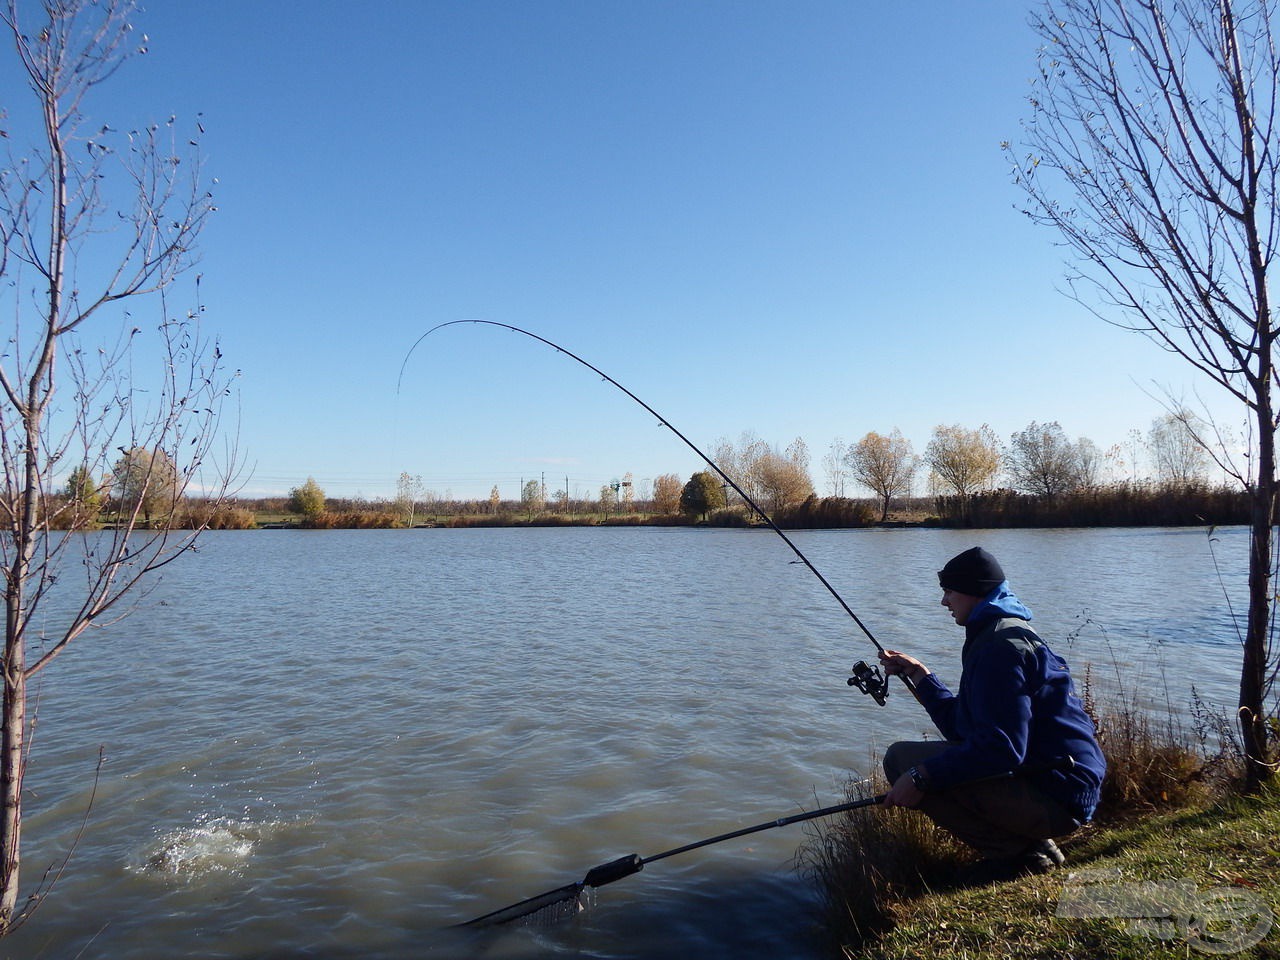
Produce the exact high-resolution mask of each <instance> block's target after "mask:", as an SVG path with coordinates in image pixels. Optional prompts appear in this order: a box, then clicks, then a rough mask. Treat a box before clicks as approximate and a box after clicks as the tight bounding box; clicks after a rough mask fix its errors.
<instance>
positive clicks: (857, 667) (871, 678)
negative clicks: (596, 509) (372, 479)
mask: <svg viewBox="0 0 1280 960" xmlns="http://www.w3.org/2000/svg"><path fill="white" fill-rule="evenodd" d="M464 323H466V324H480V325H482V326H488V327H499V328H501V329H503V330H510V331H511V332H512V333H518V334H521V335H522V336H526V337H529V338H530V339H531V340H537V341H538V342H539V343H543V344H546V345H547V346H548V347H550V348H551V349H553V350H555V351H556V352H557V353H562V354H564V355H565V356H566V357H568V358H569V359H571V360H575V361H577V362H578V363H580V364H582V365H583V366H584V367H586V368H587V369H588V370H590V371H592V372H593V373H595V374H597V375H598V376H599V377H601V378H602V379H603V380H604V381H605V382H606V383H610V384H612V385H613V386H615V387H617V388H618V389H619V390H621V391H622V392H623V393H625V394H626V395H627V396H628V397H630V398H631V399H632V400H634V401H635V402H636V403H638V404H640V406H641V407H643V408H644V409H645V410H646V411H647V412H648V413H649V414H650V415H651V416H653V417H654V418H655V419H656V420H657V421H658V423H659V424H660V425H661V426H664V427H666V428H667V429H668V430H670V431H671V432H672V433H674V434H675V435H676V436H677V437H679V438H680V439H681V440H682V441H683V442H684V445H685V446H687V447H688V448H689V449H690V450H692V451H693V452H694V453H696V454H697V455H698V456H699V457H700V458H701V459H702V460H703V461H704V462H705V463H706V464H707V466H709V467H710V468H711V469H712V470H714V471H715V472H716V474H717V475H718V476H719V477H720V479H721V480H723V481H724V482H725V483H726V484H728V485H729V486H730V487H732V488H733V492H734V493H736V494H737V495H738V496H739V497H741V498H742V502H743V503H745V504H746V505H747V506H748V507H750V508H751V510H752V511H753V512H754V513H755V515H756V516H757V517H759V518H760V519H761V520H763V521H764V522H765V524H766V525H768V527H769V529H770V530H772V531H773V532H774V533H776V534H777V535H778V536H779V537H781V538H782V542H783V543H785V544H786V545H787V546H788V547H790V548H791V552H792V553H794V554H795V555H796V557H797V558H798V559H799V560H800V562H801V563H803V564H804V565H805V566H806V567H808V568H809V572H810V573H812V574H813V575H814V576H815V577H817V578H818V582H819V583H821V584H822V585H823V586H824V587H826V589H827V592H828V593H829V594H831V596H833V597H834V598H835V599H836V602H837V603H839V604H840V606H841V607H842V608H843V609H844V612H845V613H847V614H848V615H849V617H850V618H851V619H852V620H853V622H854V623H856V624H857V625H858V628H859V629H860V630H861V631H862V632H863V633H864V634H866V637H867V639H868V640H870V641H871V642H872V643H873V644H874V645H875V648H876V650H877V651H878V652H880V653H884V652H885V648H884V646H883V645H882V644H881V643H880V641H879V640H877V639H876V638H875V635H874V634H873V633H872V632H871V631H870V629H868V627H867V625H866V624H865V623H863V622H862V619H861V618H860V617H859V616H858V615H857V614H856V613H854V611H853V608H852V607H851V606H849V604H848V603H846V602H845V599H844V597H842V596H840V593H839V592H838V591H837V590H836V588H835V587H833V586H832V585H831V582H830V581H829V580H827V578H826V577H824V576H823V575H822V572H821V571H820V570H819V569H818V568H817V567H815V566H814V565H813V563H812V562H811V561H810V560H809V558H808V557H806V556H805V555H804V553H803V552H802V551H801V549H800V548H799V547H797V546H796V545H795V543H793V542H792V540H791V538H790V537H788V536H787V535H786V534H785V533H784V532H783V531H782V528H781V527H779V526H778V525H777V524H776V523H775V522H774V521H773V518H772V517H770V516H769V515H768V514H767V513H765V512H764V510H763V509H761V507H760V506H759V504H757V503H756V502H755V500H753V499H752V498H751V497H750V496H748V495H747V492H746V491H745V490H743V489H742V487H740V486H739V485H738V483H737V481H735V480H734V479H733V477H731V476H729V475H728V474H727V473H725V472H724V471H723V470H721V469H720V465H719V464H718V463H716V462H715V461H714V460H712V459H711V458H710V457H709V456H707V455H706V454H705V453H703V452H702V450H700V449H699V448H698V446H697V445H696V444H695V443H694V442H693V441H692V440H690V439H689V438H688V437H686V436H685V435H684V434H683V433H681V432H680V431H679V430H677V429H676V427H675V426H674V425H673V424H672V423H671V421H670V420H668V419H667V418H666V417H664V416H662V414H660V413H658V411H657V410H655V409H653V407H651V406H649V404H647V403H645V402H644V401H643V400H641V399H640V398H639V397H637V396H636V395H635V394H634V393H632V392H631V391H630V390H628V389H627V388H626V387H624V386H623V385H622V384H621V383H619V382H618V381H617V380H615V379H613V377H611V376H609V375H608V374H607V373H605V372H604V371H603V370H601V369H600V368H599V367H597V366H596V365H595V364H593V363H589V362H588V361H586V360H584V359H583V358H582V357H580V356H578V355H577V354H576V353H574V352H573V351H571V350H568V349H566V348H564V347H562V346H560V344H558V343H554V342H553V341H551V340H548V339H547V338H546V337H542V336H539V335H538V334H536V333H533V332H532V331H529V330H525V329H523V328H522V327H517V326H514V325H512V324H510V323H500V322H499V321H497V320H449V321H447V322H445V323H439V324H436V325H435V326H434V327H432V328H431V329H430V330H428V331H427V332H426V333H424V334H423V335H422V336H420V337H419V338H418V339H417V340H415V341H414V343H413V346H412V347H410V348H409V352H408V353H406V354H405V357H404V362H403V363H401V364H400V376H399V377H398V378H397V379H396V395H397V396H398V395H399V393H400V385H401V383H402V382H403V381H404V371H405V368H406V367H407V366H408V364H409V358H410V357H411V356H413V351H414V350H416V349H417V348H418V344H420V343H422V341H423V340H425V339H427V337H429V336H431V334H433V333H435V332H436V331H437V330H443V329H444V328H445V327H453V326H457V325H459V324H464ZM852 669H853V676H851V677H850V678H849V679H848V681H847V683H848V684H849V686H851V687H856V688H857V689H858V690H861V691H862V692H863V693H865V694H868V695H869V696H871V697H872V698H873V699H874V700H875V701H876V703H878V704H880V705H881V706H884V702H885V697H886V696H887V695H888V693H889V681H888V679H887V678H886V677H885V676H884V674H882V673H881V672H880V669H879V667H876V666H872V665H871V664H868V663H867V662H866V661H865V660H859V661H858V662H857V663H855V664H854V665H853V668H852ZM898 677H899V678H900V679H901V680H902V682H903V683H904V684H905V685H906V687H907V689H908V690H910V691H911V692H912V693H913V694H914V693H915V684H914V683H913V682H912V680H911V678H910V677H908V676H907V675H906V674H903V673H900V674H898Z"/></svg>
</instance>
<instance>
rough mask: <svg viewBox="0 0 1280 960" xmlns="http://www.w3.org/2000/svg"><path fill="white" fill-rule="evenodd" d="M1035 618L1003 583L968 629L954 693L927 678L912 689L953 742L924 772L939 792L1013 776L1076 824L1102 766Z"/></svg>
mask: <svg viewBox="0 0 1280 960" xmlns="http://www.w3.org/2000/svg"><path fill="white" fill-rule="evenodd" d="M1030 619H1031V611H1030V610H1028V609H1027V608H1026V606H1024V605H1023V603H1022V601H1020V600H1019V599H1018V598H1017V597H1016V596H1014V595H1013V593H1011V592H1010V590H1009V584H1008V582H1007V581H1006V582H1004V583H1002V584H1000V586H998V587H996V588H995V589H994V590H992V591H991V593H989V594H988V595H987V596H986V597H985V598H984V599H983V601H982V603H980V604H979V605H978V606H976V607H974V609H973V612H972V613H971V614H970V615H969V619H968V621H967V622H966V623H965V637H966V639H965V644H964V649H963V651H962V652H961V655H960V661H961V667H962V672H961V675H960V692H959V693H957V694H953V693H952V692H951V691H950V690H948V689H947V687H946V686H945V685H944V684H943V683H942V681H940V680H939V679H938V678H937V677H936V676H935V675H933V674H932V673H931V674H929V676H928V677H926V678H925V679H924V680H923V681H921V682H920V683H919V684H918V685H917V687H916V692H917V694H918V695H919V697H920V702H921V703H922V704H924V707H925V709H926V710H928V711H929V716H930V718H932V720H933V722H934V724H936V725H937V727H938V730H939V731H940V732H941V733H942V735H943V736H944V737H945V738H946V739H947V740H950V741H953V742H954V743H955V746H953V747H952V748H951V749H949V750H946V751H944V752H943V753H941V754H939V755H938V756H936V757H934V758H933V759H931V760H928V761H926V762H925V763H924V764H923V766H924V768H925V775H926V776H927V777H928V778H929V780H930V781H931V782H932V783H933V784H935V785H936V786H938V787H946V786H950V785H952V784H956V783H960V782H963V781H966V780H974V779H980V778H982V777H987V776H995V775H997V774H1000V773H1006V772H1009V771H1013V772H1016V773H1018V774H1019V775H1022V776H1025V777H1027V779H1029V780H1030V781H1031V782H1032V783H1034V784H1035V785H1036V786H1038V787H1039V788H1040V789H1041V790H1043V791H1044V792H1045V793H1046V794H1048V795H1049V796H1050V797H1052V798H1053V799H1055V800H1057V801H1058V802H1059V803H1061V804H1062V805H1063V806H1064V807H1066V808H1067V810H1069V811H1071V815H1072V816H1073V817H1075V818H1076V819H1077V820H1079V821H1080V822H1081V823H1084V822H1085V821H1087V820H1089V819H1090V817H1092V816H1093V811H1094V808H1095V807H1096V806H1097V805H1098V794H1099V790H1100V788H1101V786H1102V776H1103V774H1104V773H1105V772H1106V768H1107V764H1106V760H1105V759H1104V758H1103V755H1102V751H1101V750H1100V749H1099V747H1098V741H1097V735H1096V732H1095V730H1094V727H1093V721H1092V720H1090V719H1089V715H1088V714H1087V713H1085V710H1084V705H1083V704H1082V703H1081V702H1080V698H1079V697H1077V696H1076V693H1075V688H1074V686H1073V685H1072V682H1071V673H1070V671H1069V670H1068V669H1067V664H1066V661H1064V660H1063V659H1062V658H1061V657H1060V656H1058V655H1057V654H1056V653H1054V652H1053V651H1052V650H1050V649H1049V646H1048V644H1046V643H1045V642H1044V641H1043V640H1041V639H1040V637H1039V636H1037V635H1036V633H1035V631H1034V630H1032V629H1031V627H1030V626H1028V624H1027V621H1028V620H1030Z"/></svg>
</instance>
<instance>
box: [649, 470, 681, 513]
mask: <svg viewBox="0 0 1280 960" xmlns="http://www.w3.org/2000/svg"><path fill="white" fill-rule="evenodd" d="M683 489H684V484H682V483H681V482H680V478H679V477H678V476H677V475H676V474H674V473H663V474H659V475H658V476H656V477H654V478H653V511H654V513H657V514H659V515H661V516H664V517H669V516H674V515H675V514H677V513H679V512H680V493H681V491H682V490H683Z"/></svg>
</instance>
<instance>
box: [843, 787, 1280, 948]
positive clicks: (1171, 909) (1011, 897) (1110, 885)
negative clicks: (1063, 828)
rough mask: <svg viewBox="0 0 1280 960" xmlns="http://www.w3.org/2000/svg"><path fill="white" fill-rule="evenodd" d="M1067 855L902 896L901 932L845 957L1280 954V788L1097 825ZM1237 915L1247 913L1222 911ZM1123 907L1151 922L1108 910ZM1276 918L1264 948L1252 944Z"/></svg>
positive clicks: (895, 910) (897, 922)
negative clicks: (1034, 872)
mask: <svg viewBox="0 0 1280 960" xmlns="http://www.w3.org/2000/svg"><path fill="white" fill-rule="evenodd" d="M1063 850H1064V852H1065V853H1066V854H1067V867H1066V868H1064V869H1063V870H1060V871H1057V872H1055V873H1051V874H1047V875H1044V876H1040V877H1031V878H1026V879H1023V880H1018V881H1015V882H1011V883H1003V884H996V885H993V886H988V887H981V888H976V889H962V890H952V891H945V890H944V891H941V892H929V891H924V892H921V893H920V894H918V895H916V896H910V897H903V898H901V899H898V900H895V901H893V902H892V903H891V904H890V917H889V920H890V927H889V929H888V930H887V931H883V932H882V933H881V934H880V936H879V937H877V938H874V939H873V940H872V942H870V943H866V944H864V945H862V946H860V947H849V946H848V945H845V953H846V955H847V956H850V957H866V958H869V960H888V958H890V957H892V958H901V957H922V956H931V957H936V958H939V960H978V958H984V960H985V958H989V957H993V956H1006V957H1020V958H1021V957H1027V958H1045V960H1048V958H1063V957H1078V958H1084V957H1088V958H1091V960H1092V958H1101V957H1109V958H1111V957H1113V958H1119V960H1130V958H1132V960H1139V958H1142V960H1148V958H1165V957H1168V958H1173V957H1181V958H1185V957H1188V956H1193V955H1195V953H1196V952H1209V953H1217V954H1223V953H1226V954H1230V955H1236V956H1241V957H1280V920H1275V918H1274V917H1273V916H1272V914H1273V913H1274V912H1275V911H1277V910H1280V791H1277V790H1274V789H1273V790H1270V791H1267V792H1266V793H1264V794H1263V795H1261V796H1258V797H1250V798H1238V797H1237V798H1230V799H1226V800H1223V801H1220V802H1217V803H1212V804H1207V805H1205V806H1203V807H1201V808H1198V809H1185V810H1180V811H1174V812H1168V813H1163V814H1154V815H1149V816H1147V817H1144V818H1142V819H1140V820H1138V821H1136V822H1132V823H1128V824H1121V825H1116V826H1112V827H1101V828H1092V829H1089V830H1088V831H1087V832H1085V833H1083V834H1082V835H1081V836H1079V837H1078V838H1073V839H1072V840H1070V841H1068V842H1066V843H1064V844H1063ZM1142 884H1145V886H1139V885H1142ZM1179 892H1181V896H1179ZM1259 906H1261V912H1259V911H1258V910H1257V909H1255V908H1257V907H1259ZM1229 910H1233V911H1234V912H1236V913H1238V914H1239V916H1237V917H1236V918H1235V919H1231V918H1229V917H1226V916H1221V914H1225V913H1227V912H1228V911H1229ZM1117 912H1129V913H1144V912H1145V913H1147V914H1148V916H1146V917H1129V918H1125V917H1116V916H1102V915H1101V914H1107V913H1117ZM1090 913H1091V914H1093V915H1092V916H1082V915H1081V914H1090ZM1162 913H1163V914H1165V915H1164V916H1161V914H1162ZM1064 914H1065V915H1064ZM1214 914H1220V916H1218V917H1217V919H1214V918H1213V916H1214ZM1268 923H1270V929H1269V930H1267V931H1266V935H1265V937H1264V938H1263V939H1262V940H1261V941H1260V942H1258V943H1256V944H1255V945H1253V946H1250V947H1246V948H1242V944H1245V943H1249V942H1251V941H1252V940H1253V939H1254V938H1256V937H1257V936H1258V935H1259V934H1260V933H1261V932H1262V928H1263V927H1264V926H1266V925H1267V924H1268Z"/></svg>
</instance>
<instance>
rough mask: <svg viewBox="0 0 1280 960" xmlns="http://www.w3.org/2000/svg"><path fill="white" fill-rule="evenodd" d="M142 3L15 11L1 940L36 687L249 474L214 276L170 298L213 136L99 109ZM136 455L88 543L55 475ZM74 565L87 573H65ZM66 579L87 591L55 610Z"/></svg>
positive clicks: (113, 1) (6, 299)
mask: <svg viewBox="0 0 1280 960" xmlns="http://www.w3.org/2000/svg"><path fill="white" fill-rule="evenodd" d="M131 15H132V6H131V5H130V4H129V3H128V2H127V0H96V2H95V0H60V2H57V3H45V4H41V5H33V8H32V11H31V14H30V17H31V19H30V20H28V19H27V11H26V9H25V8H23V9H22V10H21V12H20V7H19V3H18V2H17V0H7V2H5V3H4V5H3V6H2V7H0V30H2V31H3V32H4V33H5V34H6V35H7V41H8V42H7V47H8V49H9V50H10V51H12V53H13V54H14V55H15V56H16V60H17V68H18V72H19V73H20V74H21V75H22V76H23V77H24V79H25V80H26V83H25V84H23V85H17V84H15V85H12V86H11V87H10V88H8V89H5V90H2V91H0V96H3V97H5V98H7V99H9V100H14V99H16V98H17V97H19V96H28V95H29V96H31V97H32V98H33V104H32V106H33V107H34V109H27V108H22V109H20V110H10V111H8V112H7V113H6V110H4V109H0V117H4V118H5V121H4V125H3V130H2V131H0V133H2V134H3V136H4V142H5V143H6V144H8V145H9V147H8V152H7V153H6V154H5V157H4V158H3V159H2V160H0V300H2V301H3V303H2V305H0V316H2V317H3V318H4V319H3V323H4V324H6V325H7V331H6V332H5V334H4V337H3V339H4V342H5V343H6V348H5V350H4V351H3V354H2V355H0V464H2V466H0V469H3V472H4V479H3V487H2V488H0V526H3V530H4V535H3V536H2V537H0V562H2V563H3V565H4V574H5V577H4V579H5V594H4V600H5V613H6V616H5V647H4V656H3V666H4V669H3V678H2V682H3V704H2V706H0V712H2V714H3V717H2V722H0V731H2V732H0V933H4V932H8V931H9V930H11V929H12V928H13V927H14V925H15V924H16V923H18V922H20V921H21V920H22V919H23V918H24V917H25V915H26V913H25V912H24V910H21V909H20V908H19V906H18V904H19V882H20V867H21V849H22V844H21V841H22V829H23V803H24V801H25V799H26V797H25V794H24V791H23V776H24V773H25V771H26V765H27V762H28V760H29V757H30V750H31V742H30V741H29V739H28V735H29V732H30V728H31V725H32V724H33V723H34V714H30V713H28V702H27V685H28V683H29V682H30V681H31V679H32V678H33V677H34V676H36V675H37V674H38V673H40V672H41V671H42V670H44V669H45V668H46V667H47V666H48V665H49V664H50V663H51V662H52V661H53V660H54V659H55V658H57V657H58V656H59V655H60V654H61V653H62V652H63V651H64V650H65V649H66V648H67V646H68V645H69V644H71V643H72V642H73V641H75V640H76V639H77V638H78V637H79V636H80V635H81V634H82V633H83V632H84V631H85V630H86V629H88V628H89V627H90V626H92V625H95V624H99V623H102V622H104V621H106V620H108V619H109V618H119V617H121V616H124V615H126V614H127V613H128V612H129V609H130V608H129V603H128V599H129V597H130V596H137V595H139V588H143V589H145V587H146V585H147V584H148V583H153V582H154V576H155V574H156V572H157V571H158V570H160V569H161V568H162V567H164V566H165V565H166V564H168V563H170V562H172V561H173V560H175V559H176V558H177V557H179V556H180V555H182V554H183V553H185V552H186V551H188V550H190V549H191V548H192V546H193V545H194V543H195V538H196V537H197V536H198V535H199V534H200V532H201V530H200V529H196V530H190V531H180V530H177V529H174V528H173V527H172V526H171V524H172V522H173V519H174V511H173V510H172V509H171V508H172V505H173V504H175V503H176V502H177V501H178V500H179V498H180V497H181V496H182V495H183V494H184V493H185V491H187V490H189V489H193V488H194V489H199V490H200V493H201V495H202V497H203V498H205V500H206V502H209V503H211V504H213V505H214V506H215V507H216V505H218V504H220V503H222V502H223V501H224V499H225V496H226V492H227V486H228V483H229V482H230V479H231V478H232V477H233V475H234V472H235V471H234V461H235V452H234V446H230V447H226V446H217V447H215V443H216V441H217V440H218V439H219V433H218V423H219V419H220V414H221V406H222V403H223V398H224V397H225V396H226V394H227V392H228V390H229V387H230V382H229V381H230V378H229V376H228V375H227V373H226V372H225V370H224V369H223V364H222V355H221V352H220V351H219V349H218V347H217V345H216V344H214V343H211V342H209V340H208V339H207V338H206V337H205V336H204V334H203V333H202V331H201V328H200V313H201V308H200V306H199V301H198V291H199V278H198V277H197V278H196V285H195V288H194V291H193V301H192V303H193V305H192V307H191V308H190V309H188V310H179V309H176V308H175V304H173V303H172V302H171V300H172V298H174V297H175V296H176V289H177V288H176V287H175V286H174V283H175V281H176V280H177V279H178V278H179V277H181V276H182V275H183V274H184V272H185V271H187V269H188V268H189V267H190V266H191V265H192V264H193V262H194V260H195V251H196V244H197V240H198V238H199V236H200V233H201V230H202V228H203V226H204V224H205V222H206V220H207V218H208V215H209V214H210V212H211V211H212V209H213V207H212V201H211V198H210V196H209V194H208V192H207V189H206V187H205V185H204V176H203V173H202V169H201V163H200V157H199V149H198V141H199V137H198V133H197V132H195V131H192V132H190V133H188V132H185V131H181V130H180V125H179V124H178V123H177V121H176V119H174V118H170V119H169V120H168V121H167V122H161V123H150V124H145V125H141V126H133V124H132V123H124V124H119V125H118V126H116V127H113V126H111V125H109V124H104V123H103V122H102V121H101V119H96V120H92V119H91V118H90V117H89V116H88V114H87V113H86V109H87V108H86V97H87V95H88V94H89V93H90V91H92V90H93V89H94V88H95V87H97V86H98V85H99V84H102V83H104V82H106V81H108V80H109V79H111V78H112V77H113V76H114V75H115V74H116V73H117V71H118V69H119V68H120V67H121V65H122V64H123V63H124V62H125V61H126V60H128V59H130V58H131V57H132V56H133V55H134V54H135V53H138V52H141V51H140V50H139V43H140V40H139V37H138V35H135V34H134V33H133V32H132V27H131V25H130V22H129V18H130V16H131ZM2 106H4V105H0V107H2ZM27 117H31V118H32V127H31V129H30V130H28V129H26V127H25V125H24V124H25V118H27ZM137 451H145V452H146V454H147V457H148V459H149V461H150V466H149V467H148V468H146V469H144V470H142V471H141V477H142V479H141V480H140V481H137V480H136V478H135V477H133V476H132V471H131V470H130V471H127V472H128V473H129V474H130V477H129V478H128V479H126V480H125V481H124V485H123V487H122V486H120V484H119V478H117V487H116V489H115V490H114V491H113V492H112V496H113V498H114V499H115V500H116V501H117V502H119V503H121V504H122V506H123V509H122V511H121V514H120V517H119V520H118V522H117V523H115V524H113V525H112V527H111V529H109V530H106V531H103V532H101V533H99V534H96V535H95V536H93V537H83V536H79V535H78V531H80V530H82V529H84V526H85V524H86V523H88V522H90V518H89V515H88V513H87V512H81V513H76V512H75V511H72V512H70V513H69V514H68V515H67V516H69V517H70V519H71V522H70V524H69V529H65V530H58V529H55V528H54V526H53V525H52V520H53V518H55V517H56V515H57V510H56V509H55V508H54V504H55V502H57V501H62V502H65V501H64V500H63V498H62V497H61V494H60V492H59V491H58V489H57V486H56V484H57V481H56V480H55V478H56V477H58V476H61V475H62V474H64V473H65V472H66V468H67V465H68V462H71V463H75V464H76V465H77V469H78V470H79V471H81V472H80V473H79V474H78V476H79V477H80V478H81V480H82V481H83V485H81V484H78V486H80V489H81V490H87V489H88V487H87V479H86V478H89V477H106V476H108V475H109V474H111V473H112V472H113V470H114V469H115V468H116V467H117V466H119V462H118V458H119V457H120V456H121V455H122V454H123V455H124V457H125V458H128V459H130V460H131V459H132V454H133V453H136V452H137ZM215 452H217V453H219V454H220V455H221V463H219V462H217V459H218V458H216V457H215ZM140 457H141V455H140V454H139V458H140ZM153 493H157V494H159V495H160V497H161V501H162V504H161V503H157V502H155V501H152V500H150V497H151V495H152V494H153ZM148 512H150V513H151V516H152V521H153V522H152V524H151V525H149V528H146V529H144V523H143V521H144V520H145V518H146V515H147V513H148ZM213 512H214V511H208V513H209V514H210V515H212V513H213ZM67 570H74V573H75V575H74V576H70V575H67V576H60V575H61V574H62V573H64V572H65V571H67ZM55 582H57V583H58V590H59V592H60V593H61V592H62V591H64V590H65V591H74V594H71V597H72V599H73V601H74V602H71V603H66V602H65V600H66V598H67V595H66V594H62V595H61V596H60V597H59V599H60V600H61V601H64V602H60V603H58V604H56V605H55V604H52V603H50V602H47V601H48V600H49V595H50V591H51V590H52V588H53V585H54V583H55ZM83 710H84V711H85V712H86V713H92V710H93V705H92V704H91V703H86V704H84V705H83ZM42 892H43V891H42V890H40V889H37V890H36V891H34V892H33V894H32V896H31V897H29V898H28V900H27V901H26V903H27V904H28V909H29V908H30V907H32V906H34V905H35V904H36V903H38V902H39V901H40V899H41V894H42Z"/></svg>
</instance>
